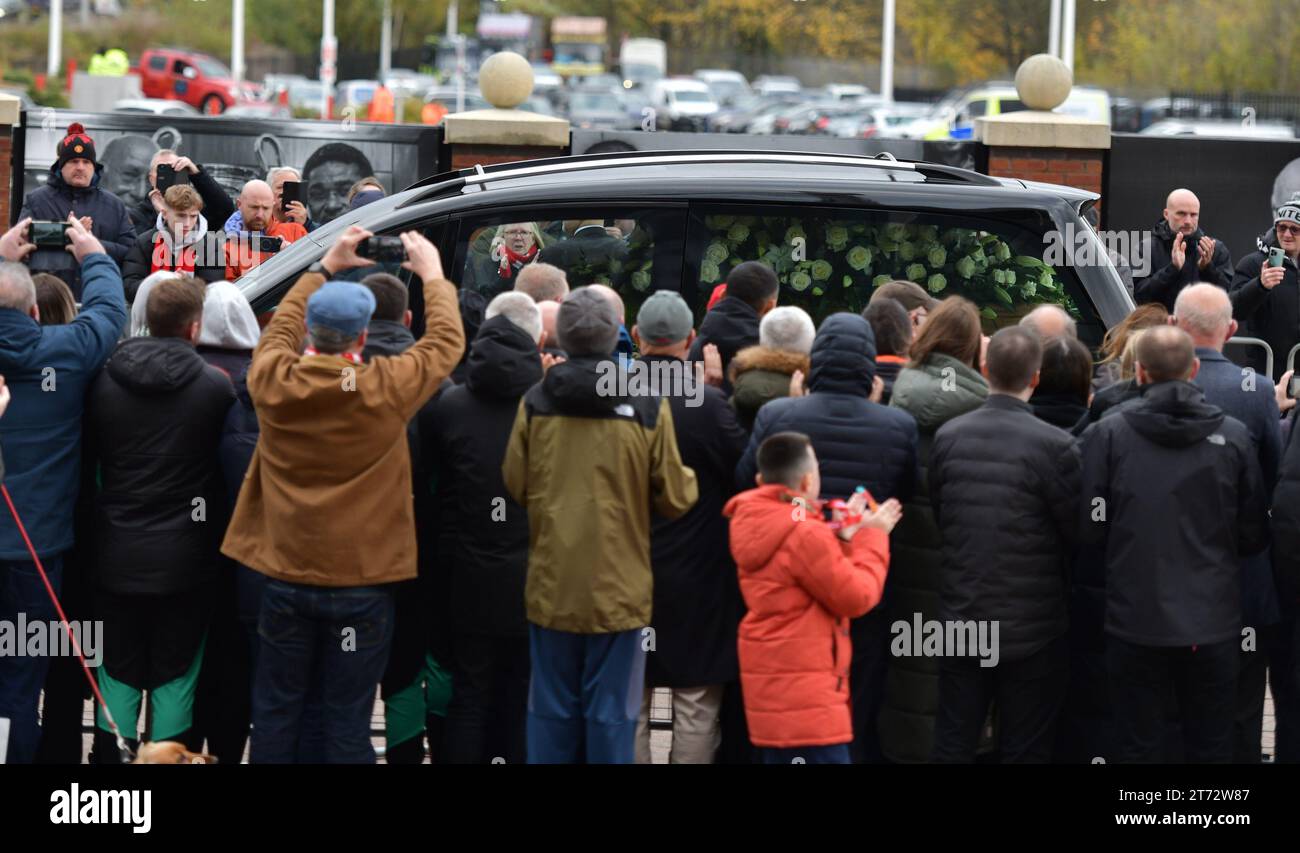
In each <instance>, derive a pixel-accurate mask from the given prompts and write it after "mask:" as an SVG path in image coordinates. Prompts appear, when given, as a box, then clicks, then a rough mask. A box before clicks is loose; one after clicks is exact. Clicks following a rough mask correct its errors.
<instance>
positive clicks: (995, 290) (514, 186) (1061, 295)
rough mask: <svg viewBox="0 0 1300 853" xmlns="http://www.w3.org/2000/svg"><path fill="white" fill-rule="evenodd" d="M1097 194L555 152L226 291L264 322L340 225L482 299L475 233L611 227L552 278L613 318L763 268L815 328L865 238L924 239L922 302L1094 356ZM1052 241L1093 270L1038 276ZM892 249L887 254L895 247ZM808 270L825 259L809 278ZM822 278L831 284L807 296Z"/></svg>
mask: <svg viewBox="0 0 1300 853" xmlns="http://www.w3.org/2000/svg"><path fill="white" fill-rule="evenodd" d="M484 190H488V191H487V192H484ZM1097 199H1098V196H1097V194H1095V193H1091V192H1086V191H1084V190H1079V189H1075V188H1072V187H1063V186H1055V185H1051V184H1043V183H1035V182H1027V181H1021V180H1016V179H1012V178H993V177H989V176H987V175H982V174H979V173H977V172H972V171H967V170H965V169H959V168H957V167H954V166H943V165H935V164H930V163H921V162H907V161H898V160H895V159H894V158H892V157H888V156H885V157H877V158H873V157H865V156H853V155H842V154H812V153H807V154H805V153H785V152H761V151H684V152H665V151H647V152H630V153H622V154H604V155H588V156H584V157H564V158H555V159H551V160H539V161H531V162H523V163H509V164H501V165H495V166H484V167H482V168H481V169H479V168H476V169H462V170H459V171H453V172H448V173H444V174H440V175H435V176H432V177H429V178H426V179H425V180H422V181H420V182H419V183H417V184H416V185H415V186H413V187H410V188H408V189H407V190H405V191H402V192H398V193H395V194H393V195H390V196H388V197H386V198H384V199H380V200H378V201H375V202H373V203H371V204H369V205H367V206H365V207H363V208H360V209H358V210H355V211H350V212H348V213H345V214H343V215H342V216H340V217H338V218H337V219H335V220H333V221H331V222H329V223H327V224H325V225H322V226H321V227H320V228H318V229H317V230H316V231H314V232H312V233H311V234H309V235H307V237H306V238H304V239H302V240H298V241H296V242H295V243H293V244H292V245H291V246H288V247H287V248H286V249H285V250H284V251H282V252H280V253H279V254H277V255H276V256H274V257H273V258H271V259H270V260H268V261H266V262H265V263H263V264H262V265H260V266H258V267H256V268H255V269H253V270H251V271H250V272H249V273H248V274H247V275H245V276H244V277H243V278H242V279H240V280H239V282H238V284H239V287H240V288H241V289H242V290H243V292H244V294H245V296H247V297H248V299H249V301H250V302H251V304H252V305H253V308H254V310H255V311H256V312H257V313H258V314H259V315H262V316H263V317H265V315H267V314H268V313H270V312H272V311H274V310H275V307H276V306H277V305H278V304H279V302H280V300H281V299H282V298H283V296H284V294H285V293H286V292H287V290H288V289H289V287H290V286H291V285H292V284H293V282H294V281H296V280H297V278H298V276H299V275H300V274H301V273H302V272H304V271H305V270H306V269H307V268H308V267H309V266H310V265H311V264H313V263H315V262H316V261H318V260H320V258H321V257H322V256H323V255H324V254H325V251H326V250H327V248H328V247H329V246H331V245H332V244H333V243H334V242H335V241H336V240H337V239H338V237H339V235H340V234H342V233H343V231H344V230H345V229H347V228H348V227H349V226H351V225H361V226H363V227H365V228H366V229H368V230H370V231H372V232H373V233H375V234H380V235H383V234H396V233H399V232H402V231H406V230H418V231H420V232H422V233H423V234H425V235H426V236H427V237H428V238H429V239H430V240H431V241H432V242H433V243H434V244H435V245H437V246H438V248H439V250H440V252H441V254H442V257H443V263H444V267H445V270H446V273H447V277H448V278H450V279H451V280H452V281H454V282H456V283H457V284H458V285H459V286H460V287H461V288H465V289H476V290H480V291H482V292H484V293H485V294H486V295H490V294H492V293H494V290H493V288H495V287H496V286H497V283H496V281H495V280H493V281H490V282H479V281H476V280H475V269H476V268H481V267H482V266H483V265H484V264H483V259H484V258H485V257H486V254H485V253H486V252H487V251H488V250H489V246H488V241H486V240H483V239H482V235H483V234H485V233H487V232H488V231H489V230H490V229H492V228H495V227H496V226H498V225H501V224H503V223H507V222H531V223H534V224H536V225H537V226H538V227H539V228H540V230H541V233H542V234H543V235H545V237H544V240H545V241H546V242H548V243H553V242H555V241H556V240H562V239H564V237H563V236H562V235H563V232H562V230H560V228H559V225H560V223H561V222H562V221H563V220H572V219H596V220H606V219H608V220H625V221H631V222H632V223H633V225H632V228H631V230H630V231H628V230H626V229H625V233H628V234H629V235H630V237H629V239H628V241H627V244H626V251H625V252H620V253H618V254H617V256H614V255H613V254H611V257H610V258H606V259H601V260H597V261H594V262H592V261H590V259H588V261H586V262H584V263H583V264H582V265H581V266H580V267H576V268H573V269H567V270H566V272H567V273H568V274H569V277H570V278H569V280H570V283H571V284H575V285H577V284H585V283H588V282H591V281H607V282H609V283H610V284H611V285H612V286H614V287H615V288H616V289H618V290H619V291H620V293H621V294H622V295H623V298H624V300H625V303H626V308H627V313H628V316H630V317H631V316H635V315H636V310H637V308H638V307H639V304H640V302H641V301H642V300H643V299H644V298H645V297H646V296H647V295H648V294H649V293H651V292H653V291H655V290H661V289H668V290H677V291H680V292H681V293H682V295H683V296H684V297H685V298H686V299H687V301H688V303H689V304H690V305H691V306H692V307H693V308H694V310H695V311H696V312H697V316H700V315H702V313H703V309H704V304H705V302H706V301H707V300H708V298H709V294H710V292H711V291H712V290H713V288H714V286H715V285H716V284H717V283H718V282H720V281H722V280H723V278H724V277H725V276H726V274H727V272H728V271H729V269H730V268H731V266H732V264H734V263H736V262H738V261H739V260H741V259H746V260H748V259H755V258H759V257H762V258H766V259H769V260H770V261H771V262H772V263H773V265H774V267H775V269H776V270H777V274H778V277H779V278H780V279H781V282H782V288H781V294H780V301H781V303H782V304H791V305H799V306H801V307H804V308H805V309H806V310H808V311H810V313H812V314H813V316H814V318H815V319H820V318H821V317H823V316H825V315H826V314H827V313H829V312H830V311H834V310H854V311H857V310H861V308H862V307H863V306H864V305H865V303H866V301H867V300H868V299H869V298H870V294H871V288H872V283H873V280H874V278H875V277H876V276H878V275H893V274H895V273H896V267H897V266H898V264H897V252H896V251H894V252H891V251H890V250H879V251H873V250H872V248H871V246H872V245H873V244H872V241H873V240H876V241H879V240H881V239H887V240H890V241H899V240H901V241H934V242H936V243H938V244H940V245H942V246H946V247H947V249H946V251H945V253H944V254H945V255H947V256H948V257H946V258H942V259H939V260H938V261H936V260H932V259H931V257H932V256H931V255H929V254H928V253H927V254H925V255H920V256H918V260H917V261H915V262H909V263H911V264H913V265H915V266H917V267H920V268H922V269H923V271H924V272H925V273H930V277H929V278H923V279H922V281H923V283H924V284H925V285H926V286H927V287H928V288H929V289H930V290H931V291H932V292H935V293H936V295H938V296H940V297H944V296H948V295H950V294H953V293H957V294H960V295H962V296H966V297H967V298H970V299H972V300H973V301H975V302H976V304H977V305H978V306H979V307H980V309H981V311H982V313H983V315H984V317H985V318H986V322H987V329H988V330H991V329H992V327H994V326H996V325H999V324H1008V323H1014V322H1016V320H1017V319H1018V317H1019V316H1020V314H1022V313H1023V312H1024V311H1025V310H1028V308H1029V307H1030V306H1032V305H1033V304H1035V303H1037V302H1042V301H1044V300H1051V301H1056V302H1059V303H1064V304H1065V305H1066V306H1067V308H1068V309H1069V310H1071V311H1072V313H1073V314H1074V316H1075V317H1076V320H1077V323H1078V332H1079V337H1080V338H1081V339H1082V340H1083V341H1084V342H1085V343H1086V344H1089V345H1090V346H1093V347H1095V346H1097V345H1098V344H1099V343H1100V341H1101V338H1102V335H1103V334H1104V333H1105V331H1106V329H1107V328H1108V327H1110V326H1112V325H1114V324H1116V323H1118V322H1119V321H1120V320H1122V319H1123V318H1124V317H1125V316H1126V315H1127V314H1128V313H1129V312H1130V311H1131V310H1132V309H1133V300H1132V298H1131V297H1130V296H1129V295H1128V292H1127V291H1126V290H1125V288H1124V285H1123V284H1122V282H1121V281H1120V278H1119V275H1118V274H1117V273H1116V271H1115V269H1114V267H1113V266H1111V263H1110V261H1109V259H1108V255H1107V254H1106V252H1105V250H1104V249H1103V248H1102V246H1101V243H1100V241H1099V240H1098V239H1097V238H1096V235H1095V233H1094V232H1093V231H1092V229H1090V228H1088V227H1086V225H1085V224H1084V220H1083V217H1082V212H1083V211H1085V210H1087V208H1089V207H1090V206H1091V205H1093V204H1094V203H1095V202H1096V201H1097ZM791 229H794V230H795V231H796V232H797V233H802V234H805V235H807V237H808V261H809V262H810V263H809V264H808V265H806V266H800V265H799V264H798V263H796V262H794V261H793V260H792V259H791V258H790V257H789V254H788V248H787V249H785V251H784V253H783V240H782V236H781V235H784V234H788V233H790V231H791ZM837 230H840V231H842V232H843V233H844V234H845V235H846V236H847V238H848V240H847V243H841V248H839V249H835V248H833V247H832V244H831V243H830V242H829V240H830V238H829V236H828V235H829V234H830V233H831V232H832V231H837ZM1053 232H1056V233H1071V234H1078V235H1081V238H1082V239H1085V240H1090V241H1092V243H1093V245H1090V246H1089V247H1088V248H1089V250H1090V252H1089V254H1090V255H1091V257H1092V258H1093V261H1092V262H1090V263H1087V264H1079V265H1074V264H1072V263H1070V262H1069V261H1068V260H1063V261H1061V262H1059V263H1058V264H1057V265H1056V266H1048V265H1046V264H1044V263H1043V261H1042V260H1041V259H1042V258H1043V257H1044V247H1045V246H1047V245H1049V244H1050V242H1051V239H1052V238H1051V234H1052V233H1053ZM765 241H766V242H765ZM994 241H996V243H995V242H994ZM858 244H861V246H859V245H858ZM891 245H893V246H894V249H895V250H897V247H898V245H899V244H898V243H897V242H894V243H891ZM937 248H939V246H938V245H936V246H935V249H937ZM985 249H988V250H989V251H988V252H985V251H984V250H985ZM976 256H978V260H977V259H976ZM817 261H825V266H823V268H822V269H821V270H819V269H818V264H817ZM849 261H852V263H851V264H850V263H849ZM924 264H929V265H931V267H933V270H932V269H931V267H925V266H924ZM939 264H941V265H939ZM1004 267H1005V268H1006V269H1014V270H1016V271H1017V272H1016V276H1015V277H1014V278H1011V279H1010V281H1008V280H1007V279H1006V278H1004V275H998V276H997V279H996V280H997V281H998V282H1000V283H999V284H998V285H996V287H995V286H994V284H993V280H994V279H993V271H994V270H995V269H996V270H998V271H999V272H1001V271H1002V270H1003V268H1004ZM954 268H955V269H954ZM827 269H829V271H830V274H829V275H827V274H826V272H825V270H827ZM934 270H944V271H946V273H940V272H937V271H934ZM957 270H965V271H966V272H967V273H968V274H969V277H963V275H962V274H961V272H959V271H957ZM388 271H390V272H393V273H394V274H396V275H398V276H399V277H400V278H401V279H402V280H403V281H405V282H407V283H408V286H410V287H411V309H412V311H413V312H414V314H415V317H416V318H417V321H416V324H415V328H413V331H414V332H415V334H417V335H418V334H420V333H421V325H422V324H421V321H420V319H418V318H421V317H422V312H423V300H422V290H421V288H420V287H419V286H418V282H413V281H412V276H411V274H410V273H408V272H406V271H404V270H401V269H400V267H399V266H398V265H396V264H394V265H391V266H390V267H389V268H388ZM918 275H919V273H918ZM934 276H940V278H935V277H934ZM843 278H847V279H848V281H847V283H845V282H843V281H842V279H843ZM945 279H946V280H945ZM824 281H833V285H828V286H825V287H823V282H824ZM1003 297H1005V298H1003Z"/></svg>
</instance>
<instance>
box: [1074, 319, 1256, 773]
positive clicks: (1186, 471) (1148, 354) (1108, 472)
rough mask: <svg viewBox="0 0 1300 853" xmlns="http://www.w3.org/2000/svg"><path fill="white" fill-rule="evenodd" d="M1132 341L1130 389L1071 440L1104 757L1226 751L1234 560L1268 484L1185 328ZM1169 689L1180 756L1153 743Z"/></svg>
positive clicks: (1160, 731)
mask: <svg viewBox="0 0 1300 853" xmlns="http://www.w3.org/2000/svg"><path fill="white" fill-rule="evenodd" d="M1196 295H1197V294H1193V296H1192V298H1193V299H1195V298H1196ZM1184 307H1185V308H1186V307H1188V303H1184ZM1135 347H1136V350H1137V382H1138V386H1139V387H1140V389H1141V396H1140V398H1138V399H1136V400H1134V401H1133V402H1131V403H1129V404H1126V405H1124V406H1121V407H1119V408H1118V409H1116V410H1115V411H1114V412H1113V413H1112V414H1110V415H1108V416H1107V417H1104V418H1102V419H1101V420H1099V421H1098V422H1097V423H1095V424H1093V425H1092V426H1091V427H1089V428H1088V430H1087V431H1086V432H1085V433H1084V434H1083V437H1082V439H1081V444H1080V450H1081V453H1082V457H1083V477H1082V481H1083V487H1082V490H1081V492H1080V494H1081V495H1082V498H1083V499H1082V501H1081V510H1080V517H1079V536H1080V539H1081V541H1082V543H1083V544H1084V545H1089V546H1093V547H1096V548H1097V549H1098V550H1099V551H1100V552H1101V553H1102V554H1103V555H1104V558H1103V559H1104V564H1105V571H1106V576H1105V577H1106V580H1105V589H1106V616H1105V631H1106V671H1107V678H1108V681H1109V683H1110V699H1111V703H1112V705H1113V707H1114V712H1115V730H1116V731H1115V752H1114V754H1113V755H1108V756H1104V757H1105V758H1106V760H1107V761H1111V762H1116V761H1118V762H1142V763H1151V762H1166V761H1171V760H1182V761H1186V762H1188V763H1189V764H1202V763H1226V762H1229V761H1231V760H1232V758H1233V746H1234V738H1233V733H1234V730H1233V719H1234V716H1235V715H1236V710H1237V689H1238V684H1237V678H1238V672H1239V669H1240V663H1241V662H1240V649H1241V636H1242V634H1241V630H1242V594H1243V588H1242V577H1241V575H1242V571H1241V559H1242V558H1243V557H1248V556H1251V555H1254V554H1259V553H1260V552H1262V551H1263V550H1264V548H1265V547H1266V546H1267V545H1268V490H1267V489H1266V488H1265V486H1264V477H1263V474H1262V473H1261V471H1260V464H1259V455H1258V453H1257V451H1256V449H1255V447H1254V442H1253V441H1252V439H1251V435H1250V431H1249V430H1248V429H1247V428H1246V427H1245V426H1244V425H1243V424H1242V423H1241V421H1239V420H1237V419H1236V418H1234V417H1230V416H1229V415H1227V414H1225V413H1224V411H1223V409H1221V408H1219V407H1218V406H1214V405H1211V404H1210V403H1208V402H1207V401H1206V399H1205V392H1204V391H1203V390H1202V389H1201V388H1200V387H1199V386H1197V385H1195V384H1193V382H1192V380H1194V379H1195V378H1196V376H1197V373H1198V370H1199V368H1200V361H1199V360H1198V359H1197V357H1196V349H1195V343H1194V341H1193V340H1192V338H1191V336H1190V335H1188V334H1187V332H1185V331H1183V330H1182V329H1179V328H1176V327H1173V326H1156V327H1153V328H1150V329H1147V330H1145V331H1144V332H1143V333H1142V336H1141V337H1140V338H1139V339H1138V340H1137V343H1136V345H1135ZM1239 381H1240V380H1239ZM1257 393H1260V394H1264V393H1266V392H1264V391H1260V392H1257ZM1171 699H1173V700H1174V701H1176V702H1177V706H1176V707H1177V708H1178V709H1179V713H1180V715H1181V722H1182V731H1181V734H1182V754H1181V755H1168V754H1166V753H1165V750H1164V747H1165V740H1166V738H1165V734H1166V722H1167V720H1168V719H1169V712H1170V711H1171V710H1172V709H1171V708H1170V705H1169V703H1170V700H1171Z"/></svg>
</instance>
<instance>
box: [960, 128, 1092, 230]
mask: <svg viewBox="0 0 1300 853" xmlns="http://www.w3.org/2000/svg"><path fill="white" fill-rule="evenodd" d="M976 125H977V129H976V134H977V136H978V137H979V139H980V140H981V141H982V142H983V143H984V144H985V145H986V146H988V149H989V151H988V154H989V174H990V175H992V176H994V177H999V178H1019V179H1020V180H1024V181H1043V182H1045V183H1049V184H1064V185H1065V186H1068V187H1077V188H1079V189H1081V190H1088V191H1090V192H1095V193H1098V194H1100V193H1101V190H1102V186H1103V185H1104V182H1103V177H1104V175H1103V173H1104V171H1105V167H1106V152H1107V151H1108V150H1110V126H1109V125H1107V124H1103V123H1100V122H1089V121H1084V120H1082V119H1078V118H1073V117H1071V116H1065V115H1059V114H1057V113H1050V112H1038V111H1034V110H1028V111H1024V112H1018V113H1009V114H1007V115H1002V116H994V117H992V118H981V119H977V120H976ZM1102 201H1105V199H1102ZM1102 201H1099V202H1098V203H1097V208H1098V213H1100V210H1101V204H1102Z"/></svg>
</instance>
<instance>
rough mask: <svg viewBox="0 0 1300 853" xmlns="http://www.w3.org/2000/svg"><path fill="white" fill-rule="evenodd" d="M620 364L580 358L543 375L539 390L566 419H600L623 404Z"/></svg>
mask: <svg viewBox="0 0 1300 853" xmlns="http://www.w3.org/2000/svg"><path fill="white" fill-rule="evenodd" d="M622 372H624V371H623V369H622V367H621V366H620V365H619V363H618V362H617V361H616V360H614V359H612V358H609V357H608V356H582V357H580V358H571V359H569V360H568V361H566V362H563V363H561V364H557V365H555V366H554V367H552V368H551V369H550V370H548V371H547V372H546V377H545V378H544V379H543V380H542V388H543V389H545V391H546V393H547V394H548V395H550V397H551V399H552V400H554V401H555V408H556V410H558V411H559V412H561V413H563V414H566V415H579V416H584V415H585V416H589V417H599V416H602V415H607V414H609V413H610V412H612V411H614V409H615V408H616V407H617V406H618V405H619V404H621V403H624V402H626V400H625V399H624V398H623V397H622V396H620V394H619V392H620V391H625V390H626V388H627V385H626V380H624V381H623V383H622V384H621V387H620V382H619V379H618V374H619V373H622Z"/></svg>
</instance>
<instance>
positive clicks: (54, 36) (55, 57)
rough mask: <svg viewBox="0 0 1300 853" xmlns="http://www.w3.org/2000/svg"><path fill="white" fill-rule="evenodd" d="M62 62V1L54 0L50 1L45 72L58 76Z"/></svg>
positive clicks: (50, 75) (51, 75)
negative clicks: (48, 39)
mask: <svg viewBox="0 0 1300 853" xmlns="http://www.w3.org/2000/svg"><path fill="white" fill-rule="evenodd" d="M62 64H63V3H62V2H59V0H54V2H52V3H50V41H49V47H48V48H47V49H46V51H45V74H46V75H47V76H49V77H57V76H59V66H60V65H62Z"/></svg>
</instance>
